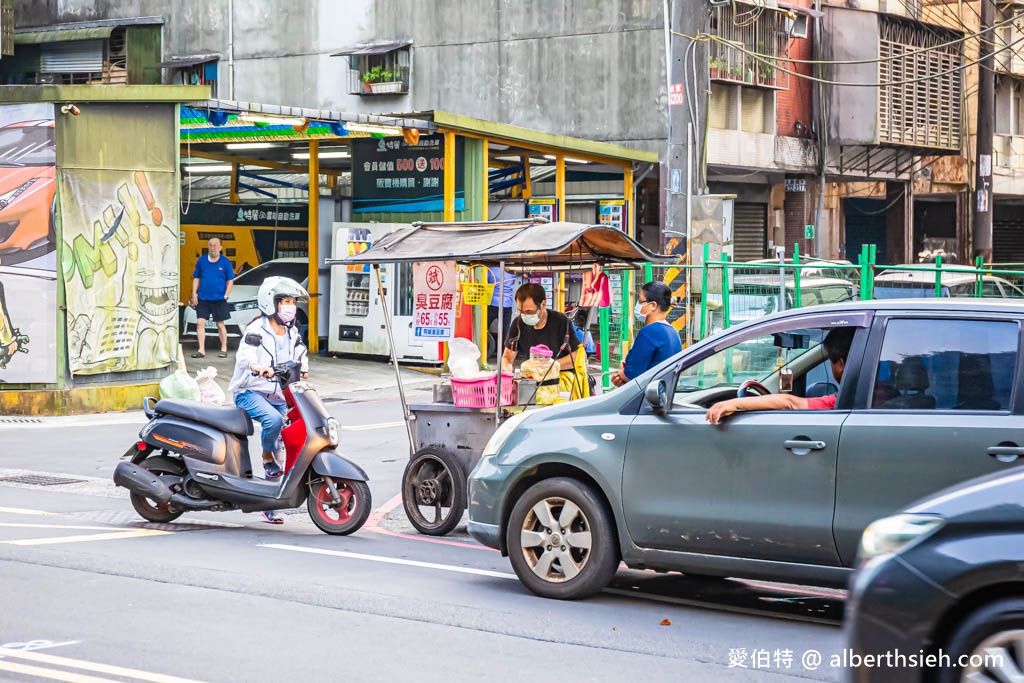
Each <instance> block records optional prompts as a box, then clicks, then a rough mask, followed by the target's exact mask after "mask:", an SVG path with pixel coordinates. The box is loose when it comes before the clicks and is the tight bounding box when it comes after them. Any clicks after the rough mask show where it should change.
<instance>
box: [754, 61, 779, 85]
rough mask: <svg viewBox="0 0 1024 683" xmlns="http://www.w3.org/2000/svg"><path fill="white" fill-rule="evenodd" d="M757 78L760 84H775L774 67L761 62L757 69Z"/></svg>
mask: <svg viewBox="0 0 1024 683" xmlns="http://www.w3.org/2000/svg"><path fill="white" fill-rule="evenodd" d="M757 80H758V83H760V84H761V85H775V67H774V66H772V65H770V64H761V65H760V66H759V67H758V69H757Z"/></svg>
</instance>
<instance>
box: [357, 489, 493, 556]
mask: <svg viewBox="0 0 1024 683" xmlns="http://www.w3.org/2000/svg"><path fill="white" fill-rule="evenodd" d="M401 504H402V494H401V493H396V494H395V496H394V497H393V498H391V500H389V501H388V502H386V503H384V504H383V505H381V506H380V507H379V508H377V509H376V510H374V511H373V513H372V514H371V515H370V516H369V517H368V518H367V519H366V524H365V525H363V528H364V529H366V530H367V531H372V532H373V533H375V534H383V535H384V536H394V537H396V538H407V539H409V540H410V541H420V542H423V543H436V544H438V545H450V546H453V547H456V548H468V549H469V550H491V551H494V552H497V551H496V550H494V548H488V547H487V546H484V545H480V544H478V543H464V542H462V541H451V540H448V539H445V538H435V537H433V536H418V535H415V534H406V533H403V532H401V531H392V530H391V529H385V528H384V527H382V526H381V525H380V523H381V520H383V519H384V518H385V517H387V516H388V515H389V514H390V513H391V512H392V511H393V510H395V509H397V508H398V507H399V506H400V505H401Z"/></svg>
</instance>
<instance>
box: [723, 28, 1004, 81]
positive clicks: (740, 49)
mask: <svg viewBox="0 0 1024 683" xmlns="http://www.w3.org/2000/svg"><path fill="white" fill-rule="evenodd" d="M710 38H711V40H713V41H715V42H717V43H721V44H722V45H727V46H729V47H730V48H732V49H734V50H736V51H737V52H741V53H743V54H745V55H747V56H749V57H752V58H753V59H755V60H756V61H758V62H761V63H763V64H765V65H767V66H770V67H772V68H774V69H778V70H779V71H781V72H782V73H786V74H789V75H791V76H796V77H797V78H804V79H806V80H809V81H813V82H815V83H823V84H825V85H832V86H837V87H848V88H893V87H896V86H899V85H910V84H913V83H921V82H924V81H930V80H932V79H935V78H942V77H943V76H949V75H950V74H954V73H957V72H960V71H964V70H965V69H968V68H970V67H972V66H975V65H976V64H980V63H981V62H983V61H985V60H986V59H988V58H989V57H990V56H993V57H994V56H995V55H997V54H1000V53H1002V52H1006V51H1007V50H1009V49H1011V48H1012V47H1013V46H1014V45H1017V44H1020V43H1022V42H1024V35H1022V36H1021V37H1020V38H1018V39H1017V40H1015V41H1013V42H1012V43H1009V44H1007V45H1005V46H1003V47H1000V48H999V49H997V50H994V51H992V52H991V53H989V54H986V55H984V56H982V57H980V58H978V59H975V60H972V61H970V62H966V63H964V64H961V65H960V66H955V67H953V68H951V69H947V70H945V71H940V72H938V73H934V74H929V75H927V76H921V77H919V78H908V79H904V80H902V81H892V82H889V83H848V82H843V81H832V80H827V79H824V78H817V77H815V76H808V75H806V74H802V73H800V72H798V71H791V70H789V69H786V68H783V67H782V66H779V64H778V62H779V61H787V60H785V59H783V60H772V59H765V58H763V57H759V56H757V54H756V53H754V52H751V51H750V50H747V49H746V48H744V47H740V46H738V45H736V44H735V43H733V42H731V41H728V40H725V39H723V38H719V37H718V36H710Z"/></svg>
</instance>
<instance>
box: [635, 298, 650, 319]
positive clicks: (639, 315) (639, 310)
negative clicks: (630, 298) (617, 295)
mask: <svg viewBox="0 0 1024 683" xmlns="http://www.w3.org/2000/svg"><path fill="white" fill-rule="evenodd" d="M649 303H651V302H650V301H645V302H643V303H640V302H637V304H636V306H634V307H633V317H634V318H636V319H637V320H639V321H640V322H644V321H645V320H647V316H646V315H644V313H643V310H644V306H646V305H647V304H649Z"/></svg>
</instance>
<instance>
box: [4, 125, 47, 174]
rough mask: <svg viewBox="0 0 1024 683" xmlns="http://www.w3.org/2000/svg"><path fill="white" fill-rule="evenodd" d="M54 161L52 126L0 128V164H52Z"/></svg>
mask: <svg viewBox="0 0 1024 683" xmlns="http://www.w3.org/2000/svg"><path fill="white" fill-rule="evenodd" d="M55 162H56V155H55V152H54V144H53V128H52V127H50V126H17V127H7V128H0V166H52V165H53V164H54V163H55Z"/></svg>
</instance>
